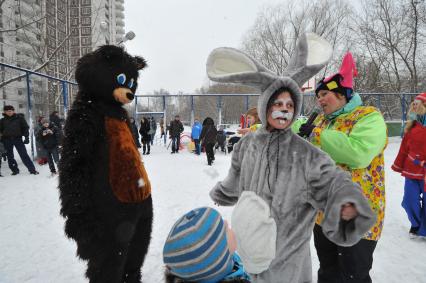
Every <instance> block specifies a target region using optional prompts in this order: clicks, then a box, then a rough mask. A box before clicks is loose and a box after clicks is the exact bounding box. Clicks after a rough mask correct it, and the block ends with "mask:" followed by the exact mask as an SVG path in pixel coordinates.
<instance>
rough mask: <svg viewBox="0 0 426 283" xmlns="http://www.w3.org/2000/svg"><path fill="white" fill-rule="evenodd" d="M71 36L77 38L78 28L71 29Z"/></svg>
mask: <svg viewBox="0 0 426 283" xmlns="http://www.w3.org/2000/svg"><path fill="white" fill-rule="evenodd" d="M71 34H72V35H76V36H78V35H79V34H80V32H79V30H78V28H71Z"/></svg>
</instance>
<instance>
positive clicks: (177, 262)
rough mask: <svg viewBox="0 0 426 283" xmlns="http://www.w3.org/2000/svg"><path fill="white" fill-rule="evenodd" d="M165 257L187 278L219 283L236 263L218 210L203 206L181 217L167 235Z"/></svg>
mask: <svg viewBox="0 0 426 283" xmlns="http://www.w3.org/2000/svg"><path fill="white" fill-rule="evenodd" d="M163 260H164V263H165V264H166V265H167V266H168V267H169V268H170V272H171V273H172V274H174V275H176V276H178V277H180V278H182V279H184V280H185V281H190V282H191V281H192V282H203V283H207V282H208V283H210V282H219V281H220V280H222V279H223V278H224V277H226V275H228V274H230V273H231V272H232V268H233V265H234V262H233V260H232V255H231V254H230V253H229V249H228V242H227V237H226V228H225V223H224V221H223V219H222V217H221V215H220V214H219V212H218V211H217V210H215V209H213V208H210V207H201V208H197V209H194V210H191V211H190V212H188V213H186V214H185V215H184V216H182V217H181V218H179V220H178V221H176V223H175V224H174V225H173V228H172V230H171V231H170V233H169V235H168V237H167V240H166V243H165V245H164V249H163Z"/></svg>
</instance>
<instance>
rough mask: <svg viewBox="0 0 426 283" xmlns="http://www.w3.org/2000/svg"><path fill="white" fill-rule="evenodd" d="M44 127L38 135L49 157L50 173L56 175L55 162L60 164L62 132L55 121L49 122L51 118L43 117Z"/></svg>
mask: <svg viewBox="0 0 426 283" xmlns="http://www.w3.org/2000/svg"><path fill="white" fill-rule="evenodd" d="M41 124H42V127H41V129H40V130H39V131H38V132H37V134H36V136H37V138H38V139H39V140H40V143H41V145H42V147H43V149H44V150H45V152H46V154H47V158H48V163H49V169H50V173H51V174H52V176H53V175H56V173H57V172H56V168H55V163H56V164H58V161H59V152H58V146H59V142H60V139H61V134H60V131H59V129H58V127H56V126H55V124H53V123H49V120H47V119H46V118H43V119H42V120H41Z"/></svg>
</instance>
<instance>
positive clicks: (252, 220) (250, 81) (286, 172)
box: [207, 33, 375, 283]
mask: <svg viewBox="0 0 426 283" xmlns="http://www.w3.org/2000/svg"><path fill="white" fill-rule="evenodd" d="M331 53H332V48H331V46H330V45H329V43H328V42H326V41H325V40H324V39H323V38H321V37H319V36H318V35H316V34H313V33H307V34H304V35H302V36H301V38H300V39H299V42H298V44H297V47H296V50H295V54H294V56H293V57H292V58H291V60H290V63H289V65H288V67H287V69H286V70H285V72H284V74H283V76H277V75H276V74H274V73H272V72H271V71H269V70H268V69H266V68H265V67H264V66H262V65H261V64H259V63H258V62H256V61H255V60H254V59H252V58H251V57H250V56H249V55H247V54H245V53H243V52H241V51H239V50H236V49H233V48H217V49H215V50H213V51H212V52H211V54H210V56H209V58H208V61H207V74H208V76H209V78H210V79H211V80H213V81H216V82H220V83H238V84H243V85H249V86H252V87H256V88H258V89H260V90H261V91H262V94H261V95H260V97H259V101H258V106H257V109H258V113H259V117H260V120H261V121H262V128H260V129H259V130H257V131H256V132H253V133H249V134H247V135H245V136H244V137H243V138H242V139H241V140H240V141H239V142H238V143H237V144H236V145H235V146H234V150H233V154H232V162H231V168H230V169H229V172H228V175H227V177H226V178H225V179H224V180H223V181H221V182H218V183H217V185H216V186H215V187H214V188H213V189H212V190H211V191H210V196H211V198H212V199H213V201H214V202H215V203H217V204H218V205H225V206H231V205H235V204H237V205H236V207H235V208H234V212H233V216H232V229H233V230H234V232H235V234H236V238H237V252H238V253H239V254H240V256H241V259H242V262H243V265H244V267H245V268H246V270H247V271H248V272H249V273H250V275H251V278H252V279H253V282H262V283H263V282H264V283H276V282H280V283H302V282H303V283H307V282H312V266H311V255H310V245H309V243H310V239H311V235H312V230H313V227H314V223H315V216H316V214H317V211H318V210H322V211H324V212H325V219H324V222H323V226H322V227H323V230H324V233H325V235H326V236H327V237H328V238H329V239H330V240H331V241H333V242H335V243H336V244H339V245H342V246H351V245H353V244H355V243H356V242H358V241H359V240H360V239H361V237H362V236H363V234H364V233H365V232H367V231H368V230H369V228H370V227H371V226H372V225H373V224H374V223H375V215H374V214H373V212H372V210H371V209H370V207H369V205H368V203H367V200H366V199H365V198H364V196H363V195H362V192H361V189H360V187H359V186H358V185H357V184H355V183H353V182H352V181H351V178H350V176H349V175H348V174H347V173H346V172H344V171H342V170H341V169H339V168H338V167H336V165H335V163H334V161H333V160H331V159H330V157H329V156H328V155H327V154H326V153H324V152H323V151H321V150H320V149H318V148H316V147H314V146H313V145H311V144H310V143H309V142H307V141H305V140H304V139H302V138H301V137H299V136H298V135H296V134H294V133H293V132H292V131H291V129H290V126H288V127H287V128H285V129H283V130H277V129H275V130H273V131H269V130H268V129H267V128H266V127H267V106H268V101H269V100H270V98H271V97H272V96H273V95H274V94H275V93H276V92H277V91H279V90H280V89H283V88H285V89H287V90H289V92H290V94H291V98H292V100H293V102H294V108H295V112H294V116H293V118H292V122H293V121H294V120H295V119H296V118H297V116H298V115H299V113H300V109H301V106H302V94H301V91H300V87H301V86H302V85H303V83H305V82H306V81H307V80H308V79H309V78H311V77H313V76H314V75H315V74H316V73H317V72H318V71H320V70H321V69H322V68H323V67H324V66H325V65H326V63H327V62H328V60H329V58H330V57H331ZM256 197H257V198H259V199H260V200H261V202H264V204H262V203H260V204H256V205H255V206H256V207H257V208H259V210H258V211H254V210H253V209H251V208H250V209H246V210H242V211H243V213H241V207H244V203H243V201H242V200H243V199H244V200H247V199H248V200H249V201H252V203H254V202H253V200H254V199H255V198H256ZM237 202H238V203H237ZM346 203H353V204H354V205H355V207H356V209H357V211H358V215H357V217H356V218H354V219H352V220H351V221H348V222H347V221H343V220H342V219H341V216H340V213H341V207H342V205H343V204H346ZM237 208H239V209H240V210H239V211H237ZM265 213H266V214H267V216H266V218H264V219H260V218H261V217H263V216H262V214H265ZM259 219H260V220H259Z"/></svg>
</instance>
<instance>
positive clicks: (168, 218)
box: [0, 139, 426, 283]
mask: <svg viewBox="0 0 426 283" xmlns="http://www.w3.org/2000/svg"><path fill="white" fill-rule="evenodd" d="M399 144H400V140H399V139H392V140H391V141H390V144H389V146H388V148H387V149H386V170H387V171H386V186H387V187H386V190H387V207H386V220H385V228H384V231H383V234H382V238H381V240H380V241H379V243H378V246H377V249H376V252H375V254H374V265H373V271H372V277H373V282H375V283H393V282H395V283H397V282H398V283H400V282H410V283H424V282H426V268H425V266H426V265H425V263H426V240H423V239H416V240H410V239H409V238H408V229H409V223H408V220H407V218H406V215H405V212H404V211H403V209H402V207H401V206H400V203H401V199H402V194H403V181H404V180H403V178H402V177H400V176H399V175H398V174H396V173H395V172H393V171H391V170H390V165H391V163H392V162H393V160H394V158H395V156H396V154H397V152H398V148H399ZM18 159H19V158H18ZM144 160H145V166H146V168H147V171H148V174H149V177H150V179H151V182H152V187H153V190H152V194H153V200H154V210H155V211H154V213H155V217H154V225H153V227H154V228H153V234H152V241H151V245H150V249H149V253H148V255H147V258H146V261H145V265H144V267H143V277H144V282H145V283H157V282H163V279H162V272H163V264H162V255H161V253H162V247H163V244H164V240H165V238H166V236H167V233H168V232H169V229H170V228H171V226H172V224H173V223H174V221H175V220H176V219H177V218H178V217H180V216H181V215H182V214H183V213H185V212H187V211H188V210H190V209H192V208H195V207H199V206H213V203H212V201H211V200H210V199H209V196H208V192H209V190H210V188H212V187H213V185H214V184H215V183H216V182H217V181H219V180H221V179H223V178H224V177H225V176H226V173H227V171H228V167H229V164H230V156H229V155H223V154H221V153H217V155H216V162H215V164H214V165H213V166H212V167H209V166H207V161H206V157H205V155H202V156H196V155H194V154H190V153H189V152H187V151H184V152H181V153H179V154H174V155H171V154H170V151H169V150H166V148H164V147H163V146H159V145H157V146H154V147H153V149H152V150H151V155H149V156H144ZM2 167H3V168H2V169H3V170H2V172H3V175H5V176H6V177H4V178H0V283H22V282H31V283H46V282H52V283H53V282H54V283H58V282H59V283H62V282H64V283H68V282H73V283H81V282H88V280H87V279H85V278H84V272H85V263H84V262H82V261H80V260H79V259H77V258H76V257H75V250H76V247H75V244H74V242H72V241H70V240H68V239H67V238H66V237H65V236H64V233H63V224H64V221H63V219H62V218H61V217H60V216H59V202H58V192H57V189H56V186H57V179H56V178H49V177H48V176H49V174H50V173H49V168H48V166H47V165H45V166H41V167H40V166H38V170H39V171H40V175H38V176H33V175H29V174H28V173H27V172H26V170H25V168H24V166H23V165H22V164H20V168H21V174H20V175H18V176H10V175H9V174H10V173H9V169H8V168H7V165H6V164H4V163H3V166H2ZM218 209H219V210H220V211H221V212H222V213H223V215H224V216H225V218H228V219H229V218H230V214H231V209H230V208H224V207H219V208H218ZM312 262H313V272H314V274H313V276H314V278H316V275H315V272H316V269H317V268H318V260H317V258H316V253H315V249H314V248H313V244H312ZM271 283H272V282H271ZM274 283H275V282H274Z"/></svg>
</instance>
